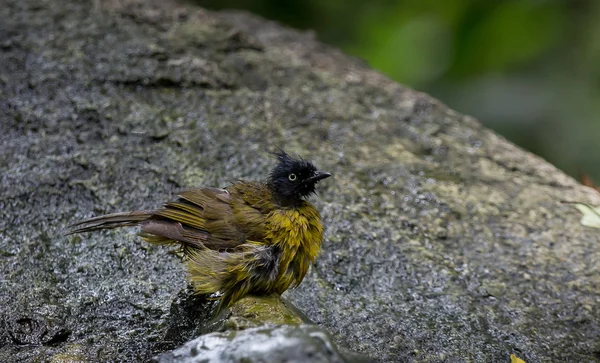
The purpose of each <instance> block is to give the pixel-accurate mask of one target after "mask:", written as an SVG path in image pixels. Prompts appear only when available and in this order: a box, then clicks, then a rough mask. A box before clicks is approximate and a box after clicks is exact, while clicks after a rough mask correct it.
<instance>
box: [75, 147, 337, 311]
mask: <svg viewBox="0 0 600 363" xmlns="http://www.w3.org/2000/svg"><path fill="white" fill-rule="evenodd" d="M272 154H273V155H274V156H275V158H276V161H277V163H276V165H275V166H274V167H273V168H272V170H271V172H270V173H269V175H268V177H267V178H266V180H263V181H244V180H238V181H234V182H231V183H230V185H228V186H227V187H225V188H213V187H199V188H194V189H189V190H186V191H183V192H181V193H179V194H178V195H177V196H176V198H174V200H172V201H168V202H167V203H165V204H163V206H162V207H160V208H157V209H152V210H134V211H131V212H121V213H114V214H107V215H102V216H98V217H94V218H90V219H86V220H82V221H80V222H77V223H75V224H73V225H71V226H70V227H71V230H69V231H68V233H67V234H68V235H70V234H76V233H83V232H91V231H96V230H103V229H111V228H119V227H130V226H139V227H140V232H139V233H138V235H139V236H140V237H141V238H142V239H143V240H144V241H146V242H148V243H151V244H155V245H171V246H175V247H179V249H178V251H179V252H180V256H181V257H182V260H183V262H184V264H185V266H186V268H187V272H188V278H189V280H190V283H191V285H192V287H193V290H194V292H195V293H197V294H207V295H211V296H213V298H214V299H216V300H219V303H218V310H219V311H220V310H222V309H223V308H227V307H230V306H231V305H233V304H234V303H235V302H237V301H239V300H240V299H241V298H242V297H244V296H246V295H249V294H251V295H270V294H273V293H276V294H278V295H281V294H282V293H283V292H284V291H286V290H287V289H288V288H290V287H292V288H293V287H297V286H298V285H299V284H300V283H301V282H302V280H303V279H304V277H305V275H306V273H307V272H308V269H309V266H310V265H312V264H313V263H314V261H315V258H316V257H317V255H318V254H319V252H320V249H321V244H322V242H323V230H324V227H323V224H322V220H321V216H320V214H319V212H318V211H317V209H316V208H315V207H314V206H313V205H312V204H311V203H310V202H308V201H307V198H308V197H309V196H310V195H311V194H316V188H315V186H316V184H317V183H318V182H319V181H321V180H323V179H325V178H328V177H330V176H331V174H330V173H327V172H323V171H319V170H318V168H317V167H316V166H315V165H314V164H313V163H312V162H309V161H306V160H304V159H302V158H301V157H292V156H290V155H289V154H287V153H286V152H285V151H283V150H281V149H280V150H279V151H277V152H273V153H272Z"/></svg>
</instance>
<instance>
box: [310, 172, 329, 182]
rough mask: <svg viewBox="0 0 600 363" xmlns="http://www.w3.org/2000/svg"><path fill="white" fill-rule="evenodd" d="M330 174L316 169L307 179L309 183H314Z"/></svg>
mask: <svg viewBox="0 0 600 363" xmlns="http://www.w3.org/2000/svg"><path fill="white" fill-rule="evenodd" d="M330 176H331V174H329V173H326V172H324V171H316V172H315V173H314V174H313V176H311V177H310V178H309V179H308V180H307V181H309V182H311V183H316V182H318V181H319V180H321V179H325V178H329V177H330Z"/></svg>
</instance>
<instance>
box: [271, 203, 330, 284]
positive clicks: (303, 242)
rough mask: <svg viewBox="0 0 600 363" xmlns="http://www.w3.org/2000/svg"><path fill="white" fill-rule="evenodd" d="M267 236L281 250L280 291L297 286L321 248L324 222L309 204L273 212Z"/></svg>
mask: <svg viewBox="0 0 600 363" xmlns="http://www.w3.org/2000/svg"><path fill="white" fill-rule="evenodd" d="M266 222H267V226H268V227H267V231H268V232H267V235H266V239H267V241H269V242H270V244H273V245H275V246H277V247H279V248H280V249H281V258H280V263H279V278H278V283H277V285H278V286H277V290H281V292H283V291H285V290H286V289H287V288H288V287H289V286H290V285H294V286H297V285H298V284H299V283H300V282H301V281H302V279H303V278H304V276H305V275H306V272H307V271H308V267H309V265H310V264H311V263H312V262H314V260H315V257H317V255H318V254H319V250H320V249H321V242H322V240H323V225H322V224H321V216H320V215H319V212H317V210H316V209H315V207H313V206H312V205H311V204H310V203H308V202H304V203H303V204H302V205H300V206H299V207H296V208H290V209H277V210H273V211H271V212H270V213H269V214H268V215H267V218H266Z"/></svg>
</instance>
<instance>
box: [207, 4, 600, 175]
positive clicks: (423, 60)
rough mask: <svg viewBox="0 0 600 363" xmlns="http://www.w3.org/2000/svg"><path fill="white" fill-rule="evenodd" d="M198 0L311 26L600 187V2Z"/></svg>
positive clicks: (333, 42) (329, 39) (323, 38)
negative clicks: (589, 178)
mask: <svg viewBox="0 0 600 363" xmlns="http://www.w3.org/2000/svg"><path fill="white" fill-rule="evenodd" d="M197 3H198V4H200V5H201V6H204V7H207V8H209V9H245V10H248V11H251V12H253V13H256V14H259V15H262V16H263V17H265V18H268V19H272V20H276V21H279V22H281V23H284V24H286V25H288V26H291V27H294V28H299V29H311V30H314V31H315V32H316V34H317V37H318V38H319V39H320V40H321V41H323V42H325V43H328V44H331V45H333V46H335V47H339V48H341V49H342V50H344V51H345V52H347V53H349V54H351V55H354V56H356V57H359V58H362V59H364V60H366V61H367V62H368V63H369V64H370V65H371V66H372V67H374V68H375V69H377V70H379V71H381V72H383V73H385V74H387V75H388V76H390V77H391V78H393V79H394V80H396V81H398V82H400V83H402V84H405V85H408V86H410V87H412V88H415V89H417V90H420V91H424V92H427V93H429V94H431V95H433V96H434V97H436V98H438V99H440V100H442V101H443V102H445V103H446V104H448V105H449V106H450V107H452V108H454V109H456V110H458V111H460V112H461V113H465V114H470V115H473V116H475V117H476V118H478V119H479V120H480V121H481V122H482V123H484V124H485V125H486V126H488V127H490V128H492V129H494V130H496V131H497V132H498V133H500V134H502V135H504V136H505V137H506V138H508V139H509V140H511V141H513V142H514V143H516V144H518V145H520V146H522V147H524V148H525V149H527V150H530V151H532V152H534V153H536V154H538V155H540V156H542V157H544V158H545V159H547V160H548V161H550V162H552V163H553V164H554V165H556V166H558V167H559V168H561V169H563V170H564V171H566V172H567V173H569V174H571V175H573V176H574V177H576V178H578V179H579V178H580V176H581V175H582V174H587V175H589V176H591V177H592V178H593V179H595V181H596V182H597V183H598V182H600V152H599V151H600V146H599V145H600V142H599V141H600V116H599V115H600V102H598V101H599V100H600V1H596V0H568V1H567V0H560V1H559V0H513V1H509V0H495V1H492V0H486V1H481V0H450V1H440V0H397V1H390V0H371V1H364V0H289V1H281V0H253V1H243V0H197Z"/></svg>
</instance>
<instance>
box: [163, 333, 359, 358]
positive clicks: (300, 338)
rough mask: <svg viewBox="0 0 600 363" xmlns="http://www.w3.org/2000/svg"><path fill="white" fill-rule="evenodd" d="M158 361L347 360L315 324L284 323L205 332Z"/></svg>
mask: <svg viewBox="0 0 600 363" xmlns="http://www.w3.org/2000/svg"><path fill="white" fill-rule="evenodd" d="M154 361H155V362H159V363H175V362H182V363H194V362H196V363H200V362H205V363H213V362H215V363H216V362H224V363H225V362H232V363H233V362H273V363H276V362H290V363H292V362H297V363H300V362H323V363H325V362H331V363H343V362H347V361H349V360H346V359H345V358H344V357H343V356H342V355H341V354H340V353H339V352H338V351H337V349H336V348H335V346H334V344H333V343H332V342H331V340H330V338H329V336H328V335H327V333H326V332H325V331H324V330H323V329H321V328H318V327H316V326H314V325H283V326H278V327H262V328H250V329H245V330H239V331H234V332H217V333H210V334H205V335H202V336H201V337H199V338H197V339H194V340H192V341H191V342H188V343H186V344H185V345H184V346H183V347H181V348H177V349H175V350H174V351H172V352H169V353H165V354H162V355H160V356H159V357H157V358H156V359H155V360H154Z"/></svg>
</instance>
